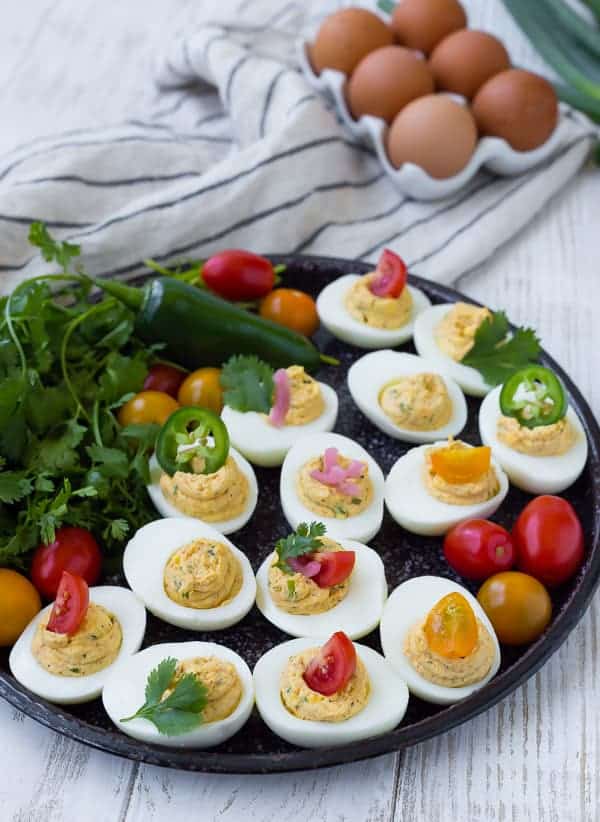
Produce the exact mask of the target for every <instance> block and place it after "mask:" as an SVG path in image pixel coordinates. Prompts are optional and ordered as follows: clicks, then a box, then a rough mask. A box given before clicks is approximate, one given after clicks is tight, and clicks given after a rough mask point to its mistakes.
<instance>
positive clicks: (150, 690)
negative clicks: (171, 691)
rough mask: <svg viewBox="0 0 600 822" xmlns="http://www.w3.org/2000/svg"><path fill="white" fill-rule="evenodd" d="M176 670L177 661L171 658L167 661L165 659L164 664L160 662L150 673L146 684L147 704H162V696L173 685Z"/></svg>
mask: <svg viewBox="0 0 600 822" xmlns="http://www.w3.org/2000/svg"><path fill="white" fill-rule="evenodd" d="M176 670H177V660H176V659H175V658H174V657H172V656H169V657H167V658H166V659H163V660H162V662H159V663H158V665H157V666H156V668H154V669H153V670H152V671H150V673H149V674H148V680H147V682H146V690H145V692H144V696H145V697H146V702H147V703H149V702H153V703H158V702H160V699H161V697H162V695H163V694H164V692H165V691H166V690H167V688H168V687H169V685H170V684H171V680H172V679H173V677H174V676H175V671H176Z"/></svg>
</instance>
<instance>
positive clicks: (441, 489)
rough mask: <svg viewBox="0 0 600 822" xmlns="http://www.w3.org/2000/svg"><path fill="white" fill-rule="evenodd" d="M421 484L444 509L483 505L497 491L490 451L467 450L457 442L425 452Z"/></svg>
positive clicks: (489, 449) (467, 448)
mask: <svg viewBox="0 0 600 822" xmlns="http://www.w3.org/2000/svg"><path fill="white" fill-rule="evenodd" d="M424 480H425V485H426V488H427V490H428V492H429V493H430V494H431V495H432V496H433V497H435V498H436V499H438V500H439V501H440V502H444V503H446V504H448V505H474V504H477V503H480V502H487V500H489V499H492V497H495V496H496V494H497V493H498V491H499V490H500V483H499V480H498V477H497V476H496V472H495V470H494V468H493V466H492V464H491V448H487V447H485V446H481V447H479V448H470V447H469V446H468V445H466V444H465V443H464V442H460V441H459V440H457V441H452V442H450V444H449V445H447V446H445V447H443V448H438V447H433V448H428V449H427V450H426V452H425V475H424Z"/></svg>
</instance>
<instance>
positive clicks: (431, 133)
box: [386, 94, 477, 180]
mask: <svg viewBox="0 0 600 822" xmlns="http://www.w3.org/2000/svg"><path fill="white" fill-rule="evenodd" d="M386 143H387V152H388V156H389V158H390V162H391V163H392V165H393V166H395V168H399V167H400V166H401V165H402V164H403V163H415V165H418V166H421V168H423V169H424V170H425V171H426V172H427V173H428V174H429V175H430V176H431V177H435V178H437V179H440V180H442V179H444V178H446V177H452V176H453V175H454V174H458V172H459V171H462V169H463V168H464V167H465V166H466V165H467V163H468V162H469V160H470V159H471V156H472V155H473V152H474V151H475V146H476V144H477V126H476V125H475V120H474V119H473V115H472V114H471V112H470V110H469V109H468V108H467V107H466V106H463V105H461V104H460V103H457V102H456V101H455V100H453V99H452V98H451V97H448V96H446V95H444V94H429V95H427V97H419V98H418V99H417V100H413V101H412V103H409V104H408V105H407V106H405V107H404V108H403V109H402V111H401V112H400V114H398V116H397V117H396V119H395V120H394V122H393V123H392V125H391V126H390V129H389V131H388V134H387V139H386Z"/></svg>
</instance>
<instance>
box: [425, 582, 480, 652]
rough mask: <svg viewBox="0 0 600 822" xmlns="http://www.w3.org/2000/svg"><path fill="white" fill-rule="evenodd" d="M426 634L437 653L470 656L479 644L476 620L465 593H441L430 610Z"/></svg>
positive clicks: (432, 648)
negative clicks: (442, 594) (443, 594)
mask: <svg viewBox="0 0 600 822" xmlns="http://www.w3.org/2000/svg"><path fill="white" fill-rule="evenodd" d="M425 638H426V639H427V644H428V645H429V648H430V650H431V651H433V653H434V654H439V655H440V656H443V657H445V658H446V659H461V658H463V657H465V656H469V654H470V653H472V652H473V650H474V649H475V646H476V645H477V638H478V629H477V620H476V619H475V614H474V613H473V609H472V608H471V606H470V605H469V603H468V602H467V600H466V599H465V598H464V596H463V595H462V594H459V593H457V592H454V593H452V594H447V595H446V596H445V597H442V599H440V601H439V602H438V603H436V605H434V607H433V608H432V609H431V611H430V612H429V613H428V614H427V619H426V621H425Z"/></svg>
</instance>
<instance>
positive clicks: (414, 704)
mask: <svg viewBox="0 0 600 822" xmlns="http://www.w3.org/2000/svg"><path fill="white" fill-rule="evenodd" d="M272 259H273V260H276V261H277V262H281V263H285V264H286V265H287V270H286V273H285V284H286V285H288V286H292V287H294V286H295V287H298V288H302V289H304V290H307V291H311V292H313V293H314V294H315V295H316V294H317V293H318V292H319V291H320V290H321V289H322V288H323V287H324V286H325V285H326V284H327V283H328V282H329V281H330V280H332V279H334V278H335V277H339V276H340V275H342V274H348V273H351V272H355V273H363V272H366V271H368V270H369V266H368V265H366V264H364V263H359V262H356V261H350V260H340V259H333V258H320V257H279V256H277V255H272ZM411 282H412V284H413V285H415V286H417V287H419V288H421V289H423V291H425V293H426V294H428V295H429V297H430V298H431V299H432V300H433V302H453V301H456V300H458V299H463V300H464V299H466V298H465V297H463V296H462V295H461V294H459V293H458V292H456V291H453V290H451V289H448V288H444V287H442V286H439V285H436V284H434V283H431V282H428V281H426V280H422V279H419V278H418V277H412V278H411ZM317 342H318V344H319V347H320V348H321V349H322V350H323V351H324V352H325V353H327V354H330V355H332V356H334V357H338V358H339V359H340V360H341V366H340V367H339V368H331V367H329V368H324V369H323V372H322V373H321V374H320V377H321V379H323V380H324V381H325V382H327V383H330V384H331V385H332V386H333V387H334V388H335V389H336V391H337V392H338V396H339V399H340V410H339V417H338V423H337V426H336V431H339V432H340V433H341V434H345V435H346V436H348V437H351V438H352V439H355V440H357V441H358V442H360V443H361V445H363V446H364V447H365V448H366V449H367V450H368V451H369V453H370V454H371V455H372V456H373V457H374V458H375V459H376V460H377V462H378V463H379V464H380V465H381V467H382V469H383V471H384V472H385V473H387V472H388V471H389V469H390V467H391V466H392V464H393V463H394V462H395V460H396V459H397V458H398V457H399V456H400V455H401V454H403V453H404V452H405V451H406V450H408V448H409V447H410V446H408V445H406V444H403V443H400V442H398V441H397V440H393V439H391V438H390V437H388V436H386V435H385V434H383V433H382V432H381V431H379V429H377V428H375V426H373V425H372V424H371V423H370V422H369V421H368V420H367V419H366V418H365V417H363V415H362V414H361V413H359V412H358V411H357V409H356V407H355V406H354V404H353V402H352V399H351V397H350V394H349V392H348V389H347V387H346V372H347V369H348V367H349V366H350V365H351V364H352V363H353V362H354V361H355V360H356V359H357V358H358V357H360V356H362V355H363V354H364V353H365V352H364V351H362V350H361V349H353V348H351V347H350V346H348V345H345V344H344V343H341V342H338V341H337V340H335V339H333V338H332V337H331V336H330V335H329V334H328V333H327V332H325V331H320V332H319V334H318V337H317ZM404 348H405V350H410V351H412V350H414V349H413V348H412V346H410V345H409V346H404ZM542 360H543V362H544V363H545V364H546V365H549V366H550V367H551V368H553V369H554V370H555V371H556V372H557V373H558V374H560V376H561V377H562V379H563V381H564V383H565V385H566V387H567V390H568V392H569V394H570V401H571V404H572V405H573V407H574V408H575V410H576V411H577V413H578V414H579V418H580V419H581V422H582V423H583V426H584V428H585V431H586V433H587V436H588V439H589V445H590V451H589V459H588V464H587V467H586V470H585V471H584V473H583V474H582V476H581V477H580V479H579V480H578V481H577V482H576V483H575V485H573V486H572V487H571V488H570V489H569V490H568V491H567V492H566V493H565V494H564V496H565V497H566V498H567V499H568V500H569V501H570V502H571V503H572V504H573V505H574V506H575V509H576V510H577V513H578V514H579V516H580V518H581V521H582V523H583V527H584V530H585V534H586V550H587V553H586V561H585V564H584V566H583V568H582V569H581V571H580V573H579V574H578V576H577V577H576V578H575V579H573V580H571V581H570V582H569V583H568V584H565V585H564V586H562V587H561V588H560V589H558V590H556V591H554V592H553V595H552V599H553V604H554V616H553V619H552V622H551V624H550V626H549V628H548V629H547V631H546V632H545V634H544V635H543V636H542V637H541V638H540V639H539V640H538V641H537V642H535V643H534V644H533V645H531V646H529V647H527V648H524V649H515V648H513V649H511V648H506V647H505V648H503V654H502V656H503V659H502V666H501V668H500V671H499V673H498V674H497V676H496V677H495V678H494V679H493V680H492V681H491V682H490V683H489V684H488V685H486V686H485V688H482V689H481V690H480V691H478V692H477V693H475V694H474V695H473V696H471V697H469V698H468V699H465V700H464V701H463V702H460V703H458V704H456V705H452V706H451V707H449V708H439V707H437V706H434V705H429V704H427V703H426V702H422V701H421V700H420V699H417V698H416V697H414V696H411V698H410V702H409V706H408V711H407V713H406V716H405V717H404V719H403V721H402V723H401V724H400V725H399V726H398V728H396V730H394V731H392V732H391V733H388V734H385V735H384V736H380V737H375V738H373V739H368V740H365V741H364V742H361V744H360V745H355V744H349V745H344V746H343V747H339V748H322V749H320V750H316V751H307V750H302V749H300V748H295V747H294V746H292V745H289V744H288V743H286V742H284V741H283V740H281V739H279V738H278V737H277V736H275V735H274V734H273V733H271V731H270V730H269V729H268V728H267V727H266V725H264V723H263V722H262V720H261V719H260V717H259V716H258V714H257V713H256V712H254V714H253V715H252V717H251V718H250V720H249V722H248V723H247V724H246V726H245V727H244V728H242V730H241V731H240V732H239V733H238V734H236V736H234V737H232V738H231V739H230V740H228V741H227V742H226V743H225V744H223V745H221V746H220V747H218V748H213V749H211V750H209V751H193V750H182V751H177V750H173V749H172V748H163V747H160V746H152V745H146V744H143V743H141V742H136V741H134V740H133V739H130V738H129V737H128V736H124V735H123V734H121V733H120V732H119V731H117V730H116V729H115V728H114V726H113V725H112V724H111V722H110V720H109V719H108V717H107V716H106V714H105V713H104V710H103V708H102V704H101V701H100V700H96V701H95V702H92V703H89V704H87V705H81V706H73V707H68V708H63V707H57V706H54V705H51V704H49V703H47V702H44V701H43V700H40V699H38V698H37V697H35V696H33V695H32V694H30V693H29V692H28V691H27V690H26V689H24V688H23V687H22V686H21V685H20V684H19V683H18V682H16V681H15V680H14V678H13V677H12V676H11V674H10V672H9V670H8V654H7V652H6V651H3V652H1V653H0V696H3V697H4V698H5V699H7V700H8V701H9V702H10V703H11V704H13V705H14V706H15V707H16V708H19V709H20V710H21V711H23V712H24V713H25V714H27V715H28V716H31V717H32V718H33V719H36V720H37V721H38V722H41V723H42V724H44V725H47V726H48V727H49V728H52V729H54V730H55V731H58V732H59V733H62V734H65V735H66V736H69V737H71V738H73V739H76V740H79V741H80V742H84V743H86V744H87V745H91V746H93V747H95V748H99V749H101V750H104V751H109V752H110V753H114V754H118V755H119V756H124V757H128V758H129V759H133V760H137V761H142V762H149V763H151V764H154V765H163V766H165V767H170V768H181V769H185V770H191V771H210V772H215V773H269V772H274V771H290V770H298V769H304V768H307V769H308V768H320V767H325V766H328V765H336V764H340V763H344V762H352V761H355V760H357V759H364V758H367V757H371V756H377V755H378V754H383V753H387V752H389V751H397V750H399V749H400V748H403V747H406V746H408V745H412V744H414V743H416V742H421V741H422V740H424V739H428V738H429V737H432V736H435V735H436V734H440V733H443V732H444V731H447V730H448V729H449V728H452V727H454V726H455V725H459V724H460V723H461V722H465V721H466V720H468V719H471V717H474V716H476V715H477V714H479V713H481V712H482V711H485V710H486V709H487V708H489V707H490V706H492V705H494V704H495V703H496V702H498V701H499V700H500V699H502V698H503V697H505V696H506V695H507V694H509V693H510V692H511V691H513V690H514V689H515V688H517V687H518V686H519V685H520V684H521V683H522V682H524V681H525V680H526V679H528V678H529V677H530V676H532V675H533V674H534V673H535V672H536V671H537V670H538V668H540V666H541V665H542V664H543V663H544V662H545V661H546V659H548V657H549V656H550V655H551V654H552V653H554V651H556V650H557V648H558V647H559V646H560V645H561V644H562V642H564V640H565V639H566V637H567V635H568V634H569V632H570V631H571V630H572V629H573V628H574V626H575V625H576V624H577V622H578V621H579V620H580V619H581V617H582V615H583V613H584V612H585V609H586V607H587V605H588V603H589V601H590V598H591V596H592V593H593V592H594V589H595V588H596V585H597V583H598V578H599V572H600V533H599V532H600V510H599V501H600V431H599V429H598V425H597V423H596V420H595V419H594V416H593V414H592V412H591V410H590V408H589V406H588V405H587V403H586V402H585V400H584V399H583V397H582V396H581V394H580V393H579V391H578V390H577V388H576V387H575V386H574V385H573V383H572V382H571V380H570V379H569V378H568V377H567V375H566V374H565V373H564V372H563V371H562V370H561V369H560V368H559V366H558V365H557V364H556V363H555V362H554V361H553V360H552V359H551V358H550V357H549V356H548V355H546V354H544V355H543V358H542ZM478 406H479V401H477V400H472V399H470V400H469V421H468V424H467V427H466V429H465V431H464V432H463V435H462V436H463V437H464V439H465V440H466V441H468V442H472V443H477V442H478V441H479V435H478V430H477V409H478ZM256 473H257V476H258V481H259V486H260V490H261V493H260V496H259V501H258V507H257V510H256V513H255V515H254V516H253V517H252V519H251V520H250V523H249V525H247V526H246V527H245V528H244V529H243V530H242V531H240V532H238V533H237V534H234V535H233V540H234V541H235V543H236V544H237V545H238V546H239V547H240V548H241V549H242V550H243V551H245V552H246V554H247V555H248V557H249V558H250V561H251V562H252V565H253V567H254V568H255V569H257V568H258V566H259V564H260V562H261V560H262V559H263V558H264V557H265V555H266V554H267V553H268V552H269V551H271V550H272V548H273V544H274V542H275V540H276V539H278V538H279V537H280V536H283V535H285V534H286V533H288V530H289V529H288V527H287V524H286V521H285V519H284V517H283V514H282V512H281V509H280V506H279V469H277V468H273V469H265V468H259V469H257V471H256ZM529 498H530V497H529V496H528V495H527V494H524V493H522V492H521V491H518V490H517V489H515V488H511V490H510V492H509V494H508V497H507V498H506V500H505V501H504V504H503V505H502V507H501V508H500V510H499V511H498V513H497V514H496V516H495V519H496V520H498V521H499V522H501V523H502V524H503V525H505V526H507V527H510V526H511V525H512V523H513V522H514V520H515V518H516V516H517V514H518V512H519V511H520V510H521V508H522V507H523V505H524V504H525V503H526V502H527V501H528V499H529ZM370 544H371V546H372V547H373V548H375V549H376V550H377V551H378V552H379V553H380V554H381V556H382V558H383V561H384V564H385V570H386V575H387V579H388V583H389V586H390V591H391V590H393V589H394V588H395V587H396V586H397V585H398V584H399V583H401V582H403V581H404V580H406V579H408V578H409V577H413V576H418V575H420V574H438V575H442V576H448V577H452V578H455V579H458V580H459V581H460V582H462V583H463V584H465V583H464V580H461V579H460V578H459V577H456V575H455V574H454V573H453V572H452V570H451V569H450V568H449V567H448V565H447V563H446V561H445V560H444V557H443V554H442V542H441V539H436V538H423V537H418V536H414V535H412V534H408V533H406V532H405V531H403V530H402V529H401V528H400V527H399V526H398V525H396V524H395V523H394V522H393V520H392V519H391V518H390V517H389V515H387V514H386V515H385V517H384V521H383V527H382V529H381V531H380V532H379V534H378V535H377V537H376V538H375V539H374V540H372V542H371V543H370ZM118 581H121V582H122V581H123V580H122V579H121V580H118ZM467 587H469V588H470V589H471V590H472V591H475V590H476V586H473V585H472V584H467ZM214 638H215V635H214V634H194V633H191V632H188V631H184V630H181V629H179V628H175V627H173V626H171V625H167V624H166V623H163V622H161V621H160V620H158V619H156V618H154V617H152V616H150V617H149V621H148V630H147V632H146V638H145V645H154V644H156V643H159V642H173V641H177V640H180V641H185V640H190V639H202V640H204V639H214ZM216 638H217V639H218V641H219V642H221V643H223V644H224V645H227V646H229V647H230V648H232V649H233V650H235V651H237V652H238V653H239V654H240V655H241V656H242V657H243V658H244V659H245V660H246V662H247V663H248V664H249V665H250V667H252V666H253V665H254V664H255V662H256V661H257V660H258V658H259V657H260V656H261V655H262V654H263V653H264V652H265V651H267V650H268V649H269V648H272V647H273V646H274V645H277V644H278V643H280V642H283V641H285V640H286V639H289V637H288V636H286V635H285V634H284V633H283V632H281V631H279V630H278V629H277V628H275V627H274V626H273V625H271V624H270V623H269V622H267V621H266V619H264V618H263V616H262V615H261V614H260V613H259V612H258V610H257V609H256V607H255V608H253V610H252V611H251V612H250V614H248V616H247V617H246V618H245V619H244V620H243V621H242V622H241V623H239V624H238V625H235V626H233V627H232V628H228V629H227V630H225V631H222V632H220V633H219V634H218V635H217V637H216ZM361 642H364V643H366V644H368V645H371V646H372V647H373V648H376V649H377V650H378V651H380V650H381V648H380V645H379V636H378V632H377V631H374V632H373V633H372V634H370V635H369V636H368V637H366V638H365V639H363V640H361Z"/></svg>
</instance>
